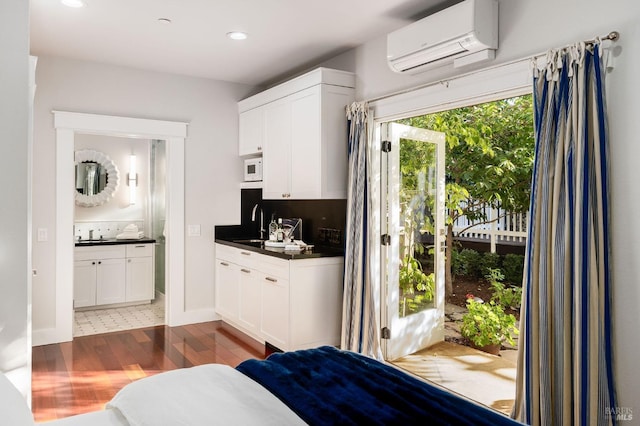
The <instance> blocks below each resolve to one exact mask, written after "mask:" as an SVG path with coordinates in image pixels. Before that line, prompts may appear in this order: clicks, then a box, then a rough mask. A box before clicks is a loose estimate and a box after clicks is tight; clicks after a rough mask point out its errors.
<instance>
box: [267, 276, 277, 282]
mask: <svg viewBox="0 0 640 426" xmlns="http://www.w3.org/2000/svg"><path fill="white" fill-rule="evenodd" d="M264 279H265V280H267V281H271V282H272V283H277V282H278V280H276V279H275V278H271V277H264Z"/></svg>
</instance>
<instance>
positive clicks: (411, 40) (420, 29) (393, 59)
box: [387, 0, 498, 73]
mask: <svg viewBox="0 0 640 426" xmlns="http://www.w3.org/2000/svg"><path fill="white" fill-rule="evenodd" d="M497 48H498V3H497V1H496V0H465V1H463V2H462V3H458V4H456V5H454V6H451V7H449V8H447V9H444V10H442V11H440V12H437V13H435V14H433V15H430V16H427V17H426V18H424V19H421V20H420V21H417V22H414V23H413V24H410V25H408V26H406V27H404V28H401V29H399V30H397V31H394V32H392V33H390V34H389V35H388V36H387V60H388V62H389V67H391V69H392V70H393V71H395V72H408V73H413V72H418V71H421V70H423V69H425V68H426V67H427V66H428V65H432V64H436V63H437V64H441V63H448V62H451V61H453V60H455V59H457V58H462V57H465V56H467V55H472V54H474V53H477V52H482V51H487V52H489V51H490V54H489V53H487V54H485V55H477V56H470V58H476V57H477V58H478V59H476V60H481V59H488V58H492V57H493V54H494V52H495V49H497ZM473 61H474V59H467V60H465V61H464V62H463V63H464V64H465V65H466V64H468V63H472V62H473Z"/></svg>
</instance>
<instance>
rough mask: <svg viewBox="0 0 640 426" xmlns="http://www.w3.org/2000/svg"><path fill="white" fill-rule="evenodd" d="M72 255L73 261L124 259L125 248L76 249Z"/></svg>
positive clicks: (117, 246) (119, 246)
mask: <svg viewBox="0 0 640 426" xmlns="http://www.w3.org/2000/svg"><path fill="white" fill-rule="evenodd" d="M73 253H74V259H75V260H92V259H124V257H125V247H124V246H121V245H116V246H91V247H76V248H75V249H74V252H73Z"/></svg>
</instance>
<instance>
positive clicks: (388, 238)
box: [380, 234, 391, 246]
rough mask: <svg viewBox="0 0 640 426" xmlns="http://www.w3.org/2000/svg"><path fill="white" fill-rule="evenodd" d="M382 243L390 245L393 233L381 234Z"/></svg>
mask: <svg viewBox="0 0 640 426" xmlns="http://www.w3.org/2000/svg"><path fill="white" fill-rule="evenodd" d="M380 244H382V245H383V246H388V245H389V244H391V235H389V234H382V235H380Z"/></svg>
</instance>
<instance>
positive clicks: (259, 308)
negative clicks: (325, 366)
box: [215, 244, 344, 351]
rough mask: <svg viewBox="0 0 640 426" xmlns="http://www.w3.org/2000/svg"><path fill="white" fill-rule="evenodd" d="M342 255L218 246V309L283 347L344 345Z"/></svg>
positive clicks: (250, 332) (228, 318) (262, 338)
mask: <svg viewBox="0 0 640 426" xmlns="http://www.w3.org/2000/svg"><path fill="white" fill-rule="evenodd" d="M343 265H344V260H343V258H342V257H324V258H313V259H295V260H285V259H281V258H277V257H273V256H268V255H263V254H259V253H256V252H250V251H246V250H241V249H237V248H233V247H230V246H226V245H223V244H216V292H215V294H216V304H215V305H216V312H217V313H218V315H220V316H221V317H222V318H223V319H224V320H225V321H226V322H228V323H229V324H231V325H233V326H234V327H236V328H238V329H239V330H241V331H243V332H245V333H246V334H248V335H250V336H252V337H253V338H255V339H257V340H259V341H262V342H268V343H270V344H272V345H274V346H276V347H277V348H279V349H282V350H285V351H287V350H296V349H304V348H311V347H316V346H320V345H334V346H337V345H339V344H340V323H341V317H342V273H343Z"/></svg>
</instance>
